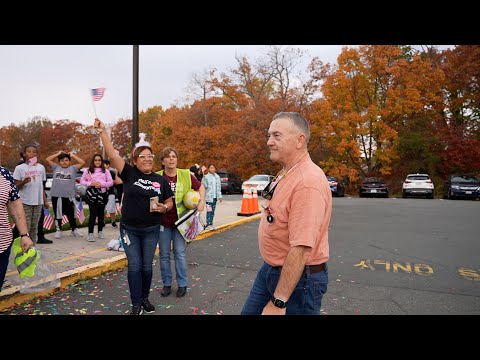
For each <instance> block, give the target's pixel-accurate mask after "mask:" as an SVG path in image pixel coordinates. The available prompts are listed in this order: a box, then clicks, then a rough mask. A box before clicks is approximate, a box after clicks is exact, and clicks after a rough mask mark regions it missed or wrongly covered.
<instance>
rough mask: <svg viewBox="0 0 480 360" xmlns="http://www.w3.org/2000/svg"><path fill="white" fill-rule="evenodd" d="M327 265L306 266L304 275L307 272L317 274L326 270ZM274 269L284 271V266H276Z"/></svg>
mask: <svg viewBox="0 0 480 360" xmlns="http://www.w3.org/2000/svg"><path fill="white" fill-rule="evenodd" d="M326 265H327V263H322V264H318V265H305V268H304V269H303V273H304V274H306V273H307V270H310V273H311V274H315V273H317V272H320V271H323V270H325V268H326ZM273 268H274V269H276V270H278V271H282V266H274V267H273Z"/></svg>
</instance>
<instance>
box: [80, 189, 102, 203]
mask: <svg viewBox="0 0 480 360" xmlns="http://www.w3.org/2000/svg"><path fill="white" fill-rule="evenodd" d="M85 197H86V198H87V203H89V204H93V205H103V204H105V202H106V201H105V200H106V199H105V196H104V194H103V193H102V192H101V191H100V189H97V188H94V187H89V188H87V190H86V191H85Z"/></svg>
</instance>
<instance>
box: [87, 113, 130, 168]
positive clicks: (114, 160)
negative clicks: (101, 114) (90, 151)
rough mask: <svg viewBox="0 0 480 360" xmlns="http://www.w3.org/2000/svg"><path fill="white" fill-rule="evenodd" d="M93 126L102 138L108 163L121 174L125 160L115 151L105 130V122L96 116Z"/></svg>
mask: <svg viewBox="0 0 480 360" xmlns="http://www.w3.org/2000/svg"><path fill="white" fill-rule="evenodd" d="M93 127H94V128H95V130H97V132H98V133H99V134H100V139H101V140H102V143H103V147H104V148H105V152H106V153H107V156H108V158H109V159H110V165H111V166H112V167H114V168H116V169H117V171H118V173H119V174H121V173H122V171H123V167H124V166H125V160H123V159H122V158H121V157H120V155H119V154H118V153H117V152H116V151H115V148H114V147H113V144H112V141H111V140H110V137H109V136H108V134H107V132H106V131H105V124H104V123H103V122H101V121H100V119H98V118H96V119H95V122H94V123H93Z"/></svg>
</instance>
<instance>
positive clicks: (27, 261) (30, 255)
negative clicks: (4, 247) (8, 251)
mask: <svg viewBox="0 0 480 360" xmlns="http://www.w3.org/2000/svg"><path fill="white" fill-rule="evenodd" d="M12 248H13V254H14V256H15V260H14V262H15V266H16V267H17V270H18V273H19V274H20V277H21V278H22V279H23V278H26V277H32V276H33V275H35V268H36V267H37V260H38V258H39V257H40V254H39V253H38V252H37V250H36V249H35V248H34V247H31V248H30V249H28V250H27V251H25V252H22V246H21V239H20V238H19V237H17V238H16V239H15V240H14V241H13V245H12Z"/></svg>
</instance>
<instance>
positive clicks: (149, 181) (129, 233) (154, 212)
mask: <svg viewBox="0 0 480 360" xmlns="http://www.w3.org/2000/svg"><path fill="white" fill-rule="evenodd" d="M93 126H94V128H95V130H96V131H97V132H98V133H99V134H100V139H101V140H102V143H103V146H104V148H105V151H106V153H107V156H108V157H109V159H110V164H111V165H112V166H113V167H114V168H116V169H117V171H118V175H119V177H120V178H121V179H122V181H123V202H122V218H121V221H120V223H121V226H122V227H123V229H122V231H123V238H122V242H123V246H124V249H125V254H126V255H127V259H128V286H129V290H130V299H131V301H132V309H131V312H130V315H141V314H143V312H146V313H151V312H154V311H155V306H154V305H153V304H152V303H150V301H149V299H148V296H149V293H150V286H151V284H152V274H153V265H152V263H153V257H154V255H155V249H156V247H157V244H158V240H159V235H160V222H161V218H162V214H164V213H166V212H167V211H168V210H170V209H172V208H173V207H174V204H173V201H172V198H173V195H174V194H173V192H172V189H171V187H170V184H169V183H168V181H167V180H166V179H165V178H164V177H163V176H161V175H159V174H156V173H155V172H153V159H154V154H153V152H152V148H151V147H150V144H149V143H147V142H146V141H145V140H143V139H142V140H141V141H140V142H138V143H137V144H136V146H135V148H134V149H133V151H132V155H131V162H132V165H130V164H129V163H126V162H125V160H123V159H122V158H121V157H120V155H119V154H118V153H117V152H116V151H115V149H114V147H113V144H112V142H111V140H110V138H109V136H108V134H107V131H105V125H104V124H103V123H102V122H101V121H100V119H98V118H97V119H95V121H94V124H93ZM142 135H143V134H142Z"/></svg>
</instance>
